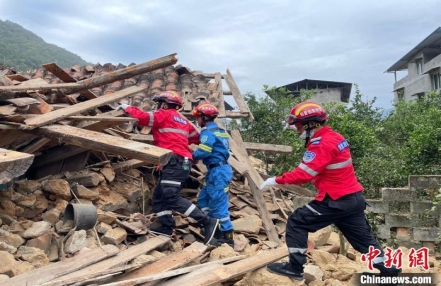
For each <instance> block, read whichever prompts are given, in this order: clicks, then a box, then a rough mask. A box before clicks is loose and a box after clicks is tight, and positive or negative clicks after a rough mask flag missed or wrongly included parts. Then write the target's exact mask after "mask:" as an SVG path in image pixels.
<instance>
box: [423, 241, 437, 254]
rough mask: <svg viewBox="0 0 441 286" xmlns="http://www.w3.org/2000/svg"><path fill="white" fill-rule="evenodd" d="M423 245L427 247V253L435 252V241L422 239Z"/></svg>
mask: <svg viewBox="0 0 441 286" xmlns="http://www.w3.org/2000/svg"><path fill="white" fill-rule="evenodd" d="M422 246H423V247H427V248H428V249H429V255H431V256H432V255H434V254H435V242H434V241H423V242H422Z"/></svg>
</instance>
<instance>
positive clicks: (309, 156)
mask: <svg viewBox="0 0 441 286" xmlns="http://www.w3.org/2000/svg"><path fill="white" fill-rule="evenodd" d="M314 158H315V153H314V152H311V151H306V152H305V154H303V162H305V163H309V162H312V160H314Z"/></svg>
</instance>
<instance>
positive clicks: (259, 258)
mask: <svg viewBox="0 0 441 286" xmlns="http://www.w3.org/2000/svg"><path fill="white" fill-rule="evenodd" d="M285 256H288V249H287V248H286V246H283V247H279V248H277V249H271V250H267V251H263V252H260V253H259V254H257V255H253V256H250V257H248V258H245V259H242V260H239V261H237V262H234V263H231V264H228V265H220V266H219V267H217V268H215V269H211V270H210V271H205V272H204V273H203V275H202V273H197V275H194V274H196V273H193V272H190V273H188V274H185V275H183V276H179V277H177V278H175V279H170V280H168V281H167V282H166V283H164V284H162V285H164V286H171V285H179V286H193V285H206V286H208V285H223V284H222V282H225V281H228V280H232V279H234V278H236V277H239V276H241V275H244V274H246V273H250V272H251V271H253V270H256V269H259V268H262V267H263V266H265V265H267V264H269V263H272V262H274V261H277V260H280V259H282V258H283V257H285Z"/></svg>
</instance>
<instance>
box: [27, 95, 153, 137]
mask: <svg viewBox="0 0 441 286" xmlns="http://www.w3.org/2000/svg"><path fill="white" fill-rule="evenodd" d="M142 90H144V88H142V87H137V86H132V87H129V88H126V89H123V90H120V91H118V92H115V93H113V94H111V95H106V96H101V97H98V98H95V99H91V100H88V101H85V102H81V103H78V104H75V105H72V106H69V107H66V108H63V109H58V110H55V111H52V112H49V113H45V114H41V115H38V116H35V117H32V118H29V119H26V120H25V121H24V122H25V123H26V125H24V126H23V127H22V128H23V129H32V128H35V127H40V126H43V125H46V124H49V123H52V122H55V121H59V120H61V119H64V118H67V117H69V116H72V115H75V114H78V113H82V112H85V111H88V110H91V109H94V108H96V107H99V106H102V105H105V104H108V103H111V102H115V101H118V100H120V99H123V98H125V97H127V96H129V95H132V94H136V93H138V92H141V91H142Z"/></svg>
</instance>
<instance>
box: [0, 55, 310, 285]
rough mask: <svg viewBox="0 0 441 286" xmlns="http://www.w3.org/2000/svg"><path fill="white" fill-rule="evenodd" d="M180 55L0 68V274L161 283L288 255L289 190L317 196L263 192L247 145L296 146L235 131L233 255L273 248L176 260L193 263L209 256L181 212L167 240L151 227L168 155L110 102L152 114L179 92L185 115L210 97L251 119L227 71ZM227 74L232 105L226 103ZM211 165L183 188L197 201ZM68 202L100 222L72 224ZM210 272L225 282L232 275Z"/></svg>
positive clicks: (50, 280) (24, 279)
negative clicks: (156, 100) (156, 101)
mask: <svg viewBox="0 0 441 286" xmlns="http://www.w3.org/2000/svg"><path fill="white" fill-rule="evenodd" d="M176 62H177V59H176V58H175V55H174V54H173V55H169V56H166V57H163V58H159V59H156V60H153V61H149V62H146V63H143V64H139V65H130V66H129V67H125V66H121V65H120V66H118V67H115V66H113V65H111V64H105V65H102V66H101V65H96V66H94V67H91V66H85V67H79V66H74V67H72V68H70V69H62V68H60V67H58V66H57V65H56V64H54V63H50V64H45V65H43V67H44V69H39V70H37V71H36V72H35V73H33V74H32V73H28V74H26V73H23V74H20V73H16V72H15V71H13V70H12V69H8V68H5V69H4V70H3V71H2V72H0V101H1V104H2V105H0V133H1V136H2V139H3V140H1V142H0V147H2V148H3V149H0V152H2V153H3V156H1V157H0V172H1V173H0V186H1V188H3V189H4V191H0V225H1V229H0V256H1V257H0V260H1V261H7V263H6V264H3V266H0V275H6V276H7V277H9V280H8V281H7V283H10V285H71V284H72V285H73V284H75V285H82V284H81V283H83V284H88V283H89V284H90V283H91V282H90V281H94V282H93V283H98V284H101V282H99V281H106V282H105V283H114V284H112V285H135V284H141V283H147V282H149V281H156V282H155V283H157V281H161V279H165V278H167V277H172V276H175V275H180V274H182V273H186V272H193V271H196V270H197V271H200V270H202V269H205V268H206V267H215V268H216V269H217V268H219V267H223V266H222V263H231V262H233V260H235V259H243V260H242V261H243V262H241V263H245V264H240V267H239V264H237V265H236V266H231V269H235V271H232V272H231V273H232V276H231V277H235V276H237V275H242V274H243V273H246V272H247V271H250V270H252V269H255V268H258V267H262V266H263V265H265V263H266V264H267V263H269V262H271V261H274V260H278V259H280V258H281V257H283V256H286V249H283V248H280V246H281V245H283V244H282V243H281V238H283V236H284V231H285V224H286V219H287V214H289V213H290V212H291V211H292V210H293V205H292V198H293V197H294V196H306V197H311V196H313V194H312V193H311V192H310V191H308V190H306V189H303V188H300V187H299V188H296V189H294V190H293V189H288V188H280V189H273V190H272V191H271V192H268V193H263V192H261V190H259V189H258V187H257V186H259V185H260V184H261V182H262V180H263V179H262V177H265V174H264V173H262V172H260V173H259V172H258V171H257V170H256V169H255V168H254V166H253V163H252V161H250V157H249V154H248V152H253V151H256V150H258V151H267V152H282V153H283V152H286V153H289V152H291V148H290V147H288V146H279V145H269V144H257V143H253V142H243V140H242V138H241V136H240V133H239V131H237V130H231V131H230V132H229V134H230V142H231V152H232V156H231V157H230V159H229V161H230V163H231V165H232V167H233V169H234V171H235V178H234V181H233V182H232V185H231V188H230V190H231V192H230V211H231V216H232V219H233V223H234V225H235V231H236V239H235V247H234V250H233V251H235V252H236V253H237V255H239V256H240V253H241V252H244V251H246V250H247V249H252V251H251V252H252V253H255V252H256V251H257V250H270V249H274V248H277V247H279V248H278V250H277V251H273V252H264V253H263V254H262V256H259V257H256V258H253V257H249V258H244V257H243V256H240V257H239V256H238V257H239V258H235V259H230V260H225V261H222V260H219V262H218V263H213V264H208V263H203V264H201V266H200V267H199V266H197V267H196V266H194V267H193V266H192V267H193V268H191V267H187V268H180V269H176V268H179V267H182V266H184V265H186V264H187V263H189V262H191V261H193V262H194V261H196V260H197V262H198V263H199V264H200V263H201V262H205V261H204V259H205V260H206V259H207V256H208V255H209V253H210V250H211V249H210V248H207V246H203V245H201V243H200V241H203V237H202V235H201V234H200V233H201V231H200V229H199V228H198V227H197V224H196V223H195V221H192V220H191V218H189V217H185V216H183V215H182V214H177V213H176V214H174V218H175V221H176V232H175V234H174V235H173V237H172V238H164V237H156V236H154V235H152V234H150V233H149V232H148V226H149V224H150V223H152V221H154V219H155V215H154V213H152V210H151V201H150V198H151V195H152V190H153V188H154V185H155V183H156V175H157V174H156V172H155V169H156V166H157V165H164V164H166V163H167V162H168V160H169V158H170V156H171V152H170V151H169V150H166V149H162V148H159V147H156V146H153V145H151V142H152V137H151V135H150V134H149V132H150V130H148V129H145V128H140V127H138V126H137V125H136V120H133V119H132V118H129V117H126V116H124V112H123V111H122V110H116V109H115V107H116V106H117V104H116V103H117V102H121V101H122V102H127V103H129V104H133V105H136V106H138V107H140V108H142V109H143V110H145V111H149V110H151V109H152V106H153V105H152V102H151V98H152V96H154V95H155V94H157V93H159V92H161V91H163V90H165V89H175V90H178V91H180V92H181V93H182V94H183V96H184V102H185V104H184V108H183V110H181V112H182V114H183V115H184V116H189V113H190V112H189V111H190V110H191V108H192V107H193V106H194V105H196V104H198V103H199V102H200V101H209V102H212V103H214V104H215V105H217V106H218V107H219V109H220V110H221V118H222V117H228V118H238V117H239V118H240V117H251V118H252V114H251V113H250V112H249V109H248V107H247V105H246V103H245V101H244V100H243V98H242V96H241V95H240V91H239V89H238V87H237V85H236V83H235V82H234V79H233V77H232V75H231V73H230V71H229V70H227V73H226V74H225V75H222V74H221V73H215V74H203V73H201V72H191V71H190V70H189V69H188V68H185V67H182V66H176V67H174V66H173V64H175V63H176ZM115 69H116V70H115ZM222 80H225V81H226V83H227V85H228V86H229V88H230V90H231V91H227V92H225V93H227V94H232V95H233V96H234V99H235V100H236V103H238V105H239V107H240V110H239V111H231V110H230V111H228V110H226V108H225V104H224V98H223V93H224V91H223V90H222ZM219 124H221V122H220V121H219ZM194 147H195V146H193V148H194ZM253 161H256V160H255V159H254V160H253ZM206 172H207V170H206V168H205V166H204V165H203V164H201V163H198V164H197V165H195V166H194V167H193V168H192V173H191V180H189V182H187V185H188V186H187V187H186V188H185V189H184V190H183V192H182V193H183V195H185V196H188V198H189V199H191V200H193V201H196V194H197V192H198V189H199V187H200V184H201V182H202V181H203V179H204V176H205V174H206ZM274 190H275V191H276V192H274ZM69 203H77V204H86V205H87V204H89V205H94V206H95V207H96V208H97V209H98V220H97V224H96V226H95V227H94V228H93V229H92V230H87V231H86V230H77V229H76V228H75V225H72V224H71V222H70V221H66V220H65V219H64V217H63V215H64V214H65V213H64V212H65V210H66V206H67V205H68V204H69ZM155 249H156V250H159V251H160V252H161V253H168V254H169V255H168V256H167V257H165V258H162V259H158V257H155V258H151V259H150V260H149V259H148V258H146V257H145V256H144V255H145V254H147V253H151V252H153V251H155ZM157 255H159V254H157ZM259 255H260V254H259ZM175 256H176V257H179V259H175V258H174V257H175ZM152 259H153V260H155V262H153V263H151V262H152ZM156 260H157V261H156ZM247 261H248V262H247ZM235 263H238V262H234V263H232V264H231V265H233V264H235ZM205 264H206V265H205ZM5 265H6V266H5ZM202 266H203V268H201V267H202ZM228 267H229V266H228ZM199 268H201V269H199ZM146 269H147V270H146ZM155 269H156V270H155ZM175 269H176V270H175ZM220 269H222V268H220ZM165 271H167V272H165ZM173 271H174V272H173ZM204 271H205V270H204ZM229 271H231V270H229ZM162 272H164V273H162ZM136 273H138V274H136ZM155 275H156V276H155ZM0 278H1V277H0ZM213 279H214V280H213V281H226V280H228V276H225V275H220V276H219V277H217V278H216V277H215V278H213ZM124 280H126V281H125V282H124V283H127V284H123V281H124ZM110 281H112V282H110ZM127 281H129V282H127ZM93 283H92V284H93ZM103 283H104V282H103ZM149 283H153V282H149ZM2 285H3V284H2ZM4 285H7V284H4Z"/></svg>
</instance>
